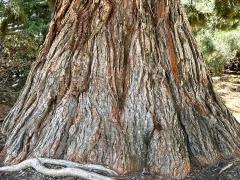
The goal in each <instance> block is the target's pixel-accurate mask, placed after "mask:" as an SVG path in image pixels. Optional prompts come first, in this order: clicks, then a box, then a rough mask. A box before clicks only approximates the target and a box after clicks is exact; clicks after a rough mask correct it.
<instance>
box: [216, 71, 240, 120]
mask: <svg viewBox="0 0 240 180" xmlns="http://www.w3.org/2000/svg"><path fill="white" fill-rule="evenodd" d="M213 81H214V88H215V90H216V91H217V93H218V94H219V95H220V96H221V98H222V100H223V101H224V103H225V105H226V106H227V107H228V108H229V109H230V110H231V111H232V113H233V115H234V116H235V117H236V119H237V120H238V121H239V122H240V75H224V76H222V77H214V78H213Z"/></svg>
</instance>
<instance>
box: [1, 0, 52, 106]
mask: <svg viewBox="0 0 240 180" xmlns="http://www.w3.org/2000/svg"><path fill="white" fill-rule="evenodd" d="M50 18H51V10H50V8H49V7H48V1H47V0H11V1H0V94H1V95H3V96H1V95H0V103H1V102H3V101H4V102H7V103H8V104H10V105H11V104H13V103H14V101H15V100H16V98H17V96H18V93H19V91H20V90H21V89H22V87H23V85H24V83H25V80H26V77H27V74H28V72H29V69H30V65H31V63H32V62H33V61H34V60H35V57H36V54H37V51H38V49H39V46H40V44H42V42H43V40H44V38H45V36H46V34H47V31H48V26H49V23H50Z"/></svg>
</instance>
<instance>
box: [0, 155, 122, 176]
mask: <svg viewBox="0 0 240 180" xmlns="http://www.w3.org/2000/svg"><path fill="white" fill-rule="evenodd" d="M44 164H51V165H57V166H64V168H61V169H51V168H47V167H46V166H44ZM27 168H33V169H35V170H36V171H38V172H39V173H42V174H44V175H48V176H58V177H60V176H61V177H65V176H74V177H80V178H84V179H89V180H94V179H98V180H112V179H113V177H114V176H117V175H118V174H117V173H116V172H115V171H113V170H110V169H108V168H106V167H104V166H101V165H95V164H79V163H74V162H71V161H65V160H60V159H49V158H34V159H27V160H25V161H23V162H21V163H19V164H16V165H12V166H3V167H0V171H4V172H13V171H20V170H24V169H27ZM100 173H101V174H106V175H101V174H100Z"/></svg>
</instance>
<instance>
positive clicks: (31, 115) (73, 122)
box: [3, 0, 240, 178]
mask: <svg viewBox="0 0 240 180" xmlns="http://www.w3.org/2000/svg"><path fill="white" fill-rule="evenodd" d="M189 29H190V28H189V26H188V23H187V20H186V18H185V15H184V13H183V10H182V7H181V5H180V2H179V0H88V1H86V0H57V1H56V5H55V13H54V16H53V20H52V23H51V27H50V30H49V33H48V36H47V38H46V41H45V43H44V45H43V48H42V49H41V51H40V53H39V57H38V59H37V61H36V62H35V63H34V64H33V67H32V70H31V72H30V75H29V77H28V80H27V83H26V86H25V88H24V90H23V92H22V94H21V96H20V97H19V99H18V101H17V102H16V104H15V106H14V107H13V108H12V110H11V112H10V113H9V115H8V116H7V118H6V119H5V122H4V128H3V130H4V132H5V133H6V134H7V136H8V139H7V144H6V147H5V151H6V160H5V161H6V163H17V162H19V161H22V160H24V159H26V158H29V157H51V158H63V159H67V160H72V161H76V162H82V163H85V162H86V163H97V164H104V165H108V166H109V167H111V168H112V169H114V170H115V171H117V172H118V173H120V174H128V173H131V172H134V171H141V170H142V169H147V170H148V171H149V172H150V173H153V174H159V175H163V176H171V177H176V178H182V177H184V176H186V175H187V174H188V173H189V171H190V168H191V166H192V165H193V164H198V165H206V164H209V163H212V162H214V161H217V160H218V159H219V158H221V157H227V156H233V155H236V154H237V153H238V151H239V144H240V141H239V136H240V127H239V124H238V123H237V121H236V120H235V118H234V117H233V116H232V115H231V113H230V112H229V111H228V110H227V108H226V107H225V106H224V105H223V103H222V102H221V100H220V99H219V97H218V96H217V95H216V94H215V93H214V91H213V87H212V82H211V78H210V77H209V76H208V74H207V72H206V67H205V65H204V63H203V62H202V55H201V53H200V52H199V51H198V49H197V46H196V42H195V40H194V38H193V37H192V35H191V32H190V30H189Z"/></svg>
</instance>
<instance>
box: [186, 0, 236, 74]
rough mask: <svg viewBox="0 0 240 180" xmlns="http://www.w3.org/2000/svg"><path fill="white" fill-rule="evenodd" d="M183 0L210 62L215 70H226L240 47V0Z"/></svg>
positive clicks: (201, 46)
mask: <svg viewBox="0 0 240 180" xmlns="http://www.w3.org/2000/svg"><path fill="white" fill-rule="evenodd" d="M182 1H184V2H185V7H186V12H187V15H188V19H189V21H190V25H191V26H192V27H193V28H192V29H193V31H194V34H195V36H196V38H197V41H198V45H199V47H200V49H201V51H202V52H203V56H204V59H205V61H206V63H207V65H208V66H209V68H210V69H211V70H212V71H213V73H214V74H221V73H223V70H224V64H225V63H227V61H229V60H230V59H232V58H233V57H234V56H235V55H236V52H237V51H240V43H239V38H240V33H239V30H240V27H239V21H240V0H214V1H213V0H209V1H207V0H195V1H192V0H182ZM209 3H210V4H209Z"/></svg>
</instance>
